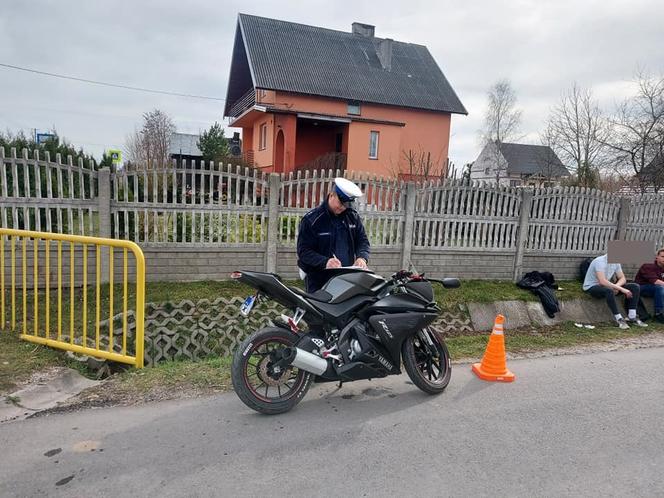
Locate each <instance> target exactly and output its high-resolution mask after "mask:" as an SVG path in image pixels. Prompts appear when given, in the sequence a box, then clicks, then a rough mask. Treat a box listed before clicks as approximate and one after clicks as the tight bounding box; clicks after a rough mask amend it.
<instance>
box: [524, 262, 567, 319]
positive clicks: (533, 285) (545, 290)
mask: <svg viewBox="0 0 664 498" xmlns="http://www.w3.org/2000/svg"><path fill="white" fill-rule="evenodd" d="M516 285H517V287H521V288H522V289H527V290H529V291H530V292H532V293H533V294H535V295H536V296H538V297H539V299H540V302H541V303H542V307H543V308H544V312H545V313H546V314H547V316H548V317H549V318H553V317H554V315H555V313H558V312H559V311H560V303H559V302H558V298H556V294H555V292H554V289H557V288H558V286H557V285H556V279H555V278H554V276H553V274H552V273H550V272H548V271H545V272H539V271H531V272H528V273H526V274H525V275H524V276H523V278H522V279H521V280H519V281H518V282H517V283H516Z"/></svg>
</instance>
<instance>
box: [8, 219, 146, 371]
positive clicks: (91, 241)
mask: <svg viewBox="0 0 664 498" xmlns="http://www.w3.org/2000/svg"><path fill="white" fill-rule="evenodd" d="M5 238H7V240H9V241H10V247H11V263H12V273H11V304H12V321H11V329H12V330H15V329H16V321H15V315H16V265H17V259H16V251H15V245H16V244H15V242H16V239H22V252H21V254H22V261H21V266H22V284H23V288H22V304H23V308H22V312H23V324H22V333H21V334H20V338H21V339H24V340H27V341H30V342H34V343H37V344H44V345H47V346H51V347H54V348H59V349H65V350H68V351H73V352H76V353H81V354H86V355H89V356H95V357H99V358H104V359H108V360H112V361H117V362H122V363H128V364H132V365H134V366H136V367H137V368H142V367H143V364H144V360H143V356H144V344H143V341H144V327H145V324H144V320H145V258H144V256H143V252H142V251H141V249H140V247H139V246H138V245H136V244H135V243H134V242H130V241H126V240H114V239H104V238H99V237H88V236H81V235H64V234H56V233H46V232H33V231H30V230H13V229H5V228H0V244H1V247H0V267H1V278H0V291H1V293H2V298H1V303H0V304H1V305H2V315H1V316H0V321H1V322H2V323H1V326H2V327H4V326H5V322H6V320H5V318H6V315H5V304H6V298H5V291H6V289H5V284H6V282H5ZM28 239H32V241H33V251H32V256H33V272H32V273H33V292H34V297H33V300H32V302H33V310H32V311H33V313H32V318H33V322H34V323H33V332H32V333H28V312H27V308H28V293H27V290H28V289H27V287H28V286H27V284H28V277H27V274H28V266H27V259H28V251H27V240H28ZM41 241H44V248H45V251H46V252H45V256H44V271H45V277H44V283H45V285H46V290H45V297H46V306H45V314H44V315H43V317H44V320H43V322H44V327H45V329H44V334H43V336H42V335H40V328H39V316H40V314H39V304H40V303H39V290H40V289H39V249H40V247H41V246H40V242H41ZM52 241H56V242H57V259H58V261H57V285H58V288H57V302H58V305H57V323H58V325H57V335H56V336H55V338H52V336H51V333H50V326H51V319H50V314H51V303H50V299H51V293H50V286H51V277H50V272H51V242H52ZM63 242H69V246H70V248H69V276H70V278H69V298H70V303H69V314H70V316H69V340H68V341H67V340H63V337H62V321H63V318H64V316H63V310H62V306H63V292H62V286H63V277H62V274H63V257H62V256H63V251H62V243H63ZM77 244H78V245H80V246H82V259H83V261H82V263H83V271H82V274H81V279H82V289H81V290H82V305H83V306H82V310H81V315H82V317H81V318H82V320H81V322H82V323H80V331H81V332H82V338H81V340H80V341H78V340H77V341H76V342H80V344H77V343H76V342H75V341H74V338H75V335H76V334H75V332H76V328H75V323H76V320H75V314H74V311H75V309H76V307H75V298H76V293H75V287H76V279H75V275H76V271H75V262H76V259H75V255H76V254H75V245H77ZM92 245H94V246H95V248H96V253H95V259H96V261H95V277H96V278H95V300H94V303H95V313H94V315H92V313H90V317H92V316H94V317H95V340H94V347H90V346H88V341H87V330H88V323H87V320H88V299H87V293H88V288H87V287H88V246H92ZM102 247H109V249H110V250H109V262H110V269H109V287H108V291H109V319H108V321H109V335H108V341H109V343H108V347H106V348H105V347H103V345H102V344H101V306H102V299H101V289H102V286H101V277H102V275H101V273H102V272H101V257H102V254H103V252H104V251H102V250H101V248H102ZM114 248H118V249H122V255H123V262H122V267H123V270H124V272H123V275H122V280H123V281H122V288H123V299H122V305H123V310H122V346H121V351H120V352H116V350H114V345H115V333H114V324H113V313H114V296H113V293H114V253H113V249H114ZM129 251H131V253H132V254H133V256H134V259H135V261H136V288H135V292H136V295H135V305H136V311H135V313H136V315H135V316H136V334H135V341H134V342H135V344H134V351H133V353H134V354H133V355H132V354H130V352H128V351H127V338H128V326H127V317H128V311H129V310H128V304H129V300H128V294H129V293H128V277H129V275H128V256H129ZM90 305H92V303H90ZM117 347H118V349H119V348H120V345H119V344H118V345H117Z"/></svg>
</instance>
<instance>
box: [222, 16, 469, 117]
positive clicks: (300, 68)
mask: <svg viewBox="0 0 664 498" xmlns="http://www.w3.org/2000/svg"><path fill="white" fill-rule="evenodd" d="M382 41H383V39H381V38H375V37H371V38H369V37H365V36H362V35H357V34H352V33H350V32H343V31H334V30H331V29H324V28H318V27H315V26H307V25H303V24H296V23H291V22H286V21H279V20H276V19H267V18H264V17H256V16H250V15H246V14H240V15H239V17H238V31H237V32H236V37H235V46H234V49H233V64H232V66H231V78H230V81H229V90H228V100H229V101H230V102H227V103H226V106H227V107H226V111H228V108H229V106H230V105H232V103H233V102H234V101H236V100H237V99H238V98H239V97H240V96H241V95H242V94H243V93H244V92H245V91H246V90H249V89H250V87H247V83H248V81H247V77H246V76H243V75H241V74H239V73H241V72H242V69H243V68H244V71H245V72H246V67H247V66H248V67H249V70H250V72H251V76H252V80H253V86H254V87H255V88H263V89H270V90H281V91H287V92H295V93H303V94H310V95H319V96H325V97H333V98H340V99H346V100H356V101H359V102H372V103H378V104H387V105H395V106H400V107H411V108H417V109H428V110H433V111H444V112H450V113H457V114H467V111H466V109H465V108H464V106H463V104H462V103H461V101H460V100H459V98H458V97H457V95H456V93H455V92H454V90H453V89H452V86H451V85H450V84H449V82H448V81H447V79H446V78H445V75H444V74H443V72H442V71H441V70H440V68H439V67H438V65H437V64H436V61H435V60H434V59H433V57H432V56H431V54H430V53H429V50H428V49H427V48H426V47H425V46H422V45H414V44H412V43H402V42H398V41H394V42H393V43H392V63H391V69H390V70H386V69H383V66H382V65H381V62H380V60H379V57H378V51H379V47H380V44H381V42H382ZM245 48H246V50H245ZM243 52H244V53H243Z"/></svg>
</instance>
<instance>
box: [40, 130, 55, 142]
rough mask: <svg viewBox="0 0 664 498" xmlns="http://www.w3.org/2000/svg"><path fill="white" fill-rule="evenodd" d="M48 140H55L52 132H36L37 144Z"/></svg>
mask: <svg viewBox="0 0 664 498" xmlns="http://www.w3.org/2000/svg"><path fill="white" fill-rule="evenodd" d="M49 140H55V135H54V134H53V133H37V143H38V144H43V143H44V142H48V141H49Z"/></svg>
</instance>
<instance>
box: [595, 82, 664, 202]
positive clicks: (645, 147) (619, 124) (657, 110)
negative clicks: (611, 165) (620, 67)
mask: <svg viewBox="0 0 664 498" xmlns="http://www.w3.org/2000/svg"><path fill="white" fill-rule="evenodd" d="M636 84H637V92H636V94H635V95H633V96H632V97H629V98H627V99H626V100H624V101H623V102H622V103H621V104H620V105H619V106H618V109H617V111H616V113H615V115H614V116H612V117H610V118H609V119H608V123H609V126H610V130H611V134H610V136H609V138H608V139H607V141H606V145H607V146H608V147H609V148H610V150H611V151H612V156H613V159H614V161H615V165H616V168H617V169H618V171H620V172H629V174H630V175H632V174H633V175H635V176H636V178H637V180H638V181H639V184H640V188H641V190H642V191H645V189H646V188H647V186H648V183H649V182H650V181H651V178H650V175H641V172H642V171H643V169H644V168H645V167H646V166H648V165H649V164H651V163H655V162H656V161H655V159H656V158H657V157H662V154H663V153H664V77H662V76H660V77H658V78H655V77H652V76H650V75H649V74H647V73H645V72H644V71H639V72H637V75H636Z"/></svg>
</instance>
